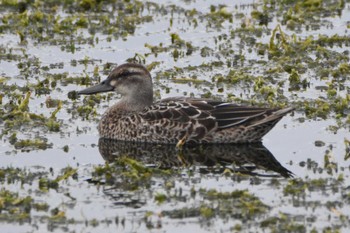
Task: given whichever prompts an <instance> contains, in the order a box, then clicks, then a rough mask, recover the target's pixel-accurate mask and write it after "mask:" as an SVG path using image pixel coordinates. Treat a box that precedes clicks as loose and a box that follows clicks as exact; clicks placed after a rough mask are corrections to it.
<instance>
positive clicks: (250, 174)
mask: <svg viewBox="0 0 350 233" xmlns="http://www.w3.org/2000/svg"><path fill="white" fill-rule="evenodd" d="M349 7H350V3H349V1H344V0H340V1H335V0H323V1H321V0H307V1H297V0H293V1H287V0H283V1H268V0H262V1H251V2H249V3H245V2H244V1H241V3H239V4H237V5H224V4H220V3H216V2H209V3H208V2H201V1H183V2H178V3H175V4H168V3H162V4H159V3H157V2H148V1H146V2H143V1H134V0H131V1H127V0H125V1H119V0H108V1H97V0H66V1H56V0H51V1H42V0H36V1H30V0H2V1H1V0H0V41H1V43H0V90H1V91H0V139H1V145H2V147H1V148H2V150H1V154H0V160H1V162H2V164H4V165H2V167H1V168H0V183H1V189H0V224H2V223H5V224H10V225H11V226H13V227H18V228H21V227H23V226H24V227H29V228H26V229H30V230H35V231H37V230H39V231H40V230H42V231H55V230H57V229H59V230H61V231H76V232H84V231H89V232H90V231H92V232H94V231H96V232H102V231H105V230H106V227H111V226H112V227H113V230H114V231H115V230H116V229H117V230H123V231H128V230H129V231H135V226H136V225H137V226H138V227H140V229H139V231H140V232H141V231H147V230H150V229H153V228H160V229H162V228H163V229H164V231H166V230H167V229H169V228H171V227H174V226H175V225H181V226H182V225H186V224H188V225H191V224H197V225H199V226H200V229H201V230H202V231H203V232H212V231H213V229H215V230H216V231H222V232H240V231H241V232H245V231H254V232H255V231H260V232H263V231H271V232H306V231H310V232H341V231H348V230H349V229H350V221H349V214H348V209H349V208H348V206H349V203H350V193H349V189H348V186H349V182H348V180H349V179H348V178H349V157H350V149H349V148H350V142H349V137H348V136H345V137H343V135H347V133H348V132H349V130H350V114H349V113H350V79H349V77H350V65H349V62H350V57H349V54H350V52H349V47H350V37H349V36H348V30H349V29H350V24H349V22H348V21H346V20H347V19H346V17H344V15H348V14H349ZM124 61H131V62H139V63H142V64H144V65H146V66H147V68H148V69H149V70H151V73H152V76H153V80H154V86H155V88H156V90H155V97H156V98H157V99H158V98H160V96H162V97H164V96H178V95H185V96H189V97H194V96H195V97H204V98H214V99H215V98H218V99H223V100H227V101H232V102H235V103H238V104H249V105H257V106H270V107H272V106H274V107H285V106H293V107H295V108H296V111H295V113H294V115H293V116H292V117H291V118H293V121H292V120H290V119H291V118H289V119H288V120H287V121H288V122H287V123H285V125H284V126H283V127H285V128H286V129H288V130H290V131H289V132H290V133H291V134H293V133H294V132H302V134H304V133H310V135H311V136H310V138H309V139H308V140H309V141H305V142H300V148H290V147H288V144H289V143H288V142H291V140H294V139H295V138H297V137H295V136H294V135H293V136H291V139H289V138H286V146H285V145H281V146H280V147H283V148H284V147H285V148H284V150H283V151H282V152H280V154H282V156H285V157H284V158H283V159H284V160H283V165H286V164H287V162H288V166H289V169H291V170H292V171H293V173H295V177H293V178H289V179H287V178H279V177H277V176H269V174H270V173H268V171H265V172H266V174H264V173H263V175H260V176H257V175H256V174H257V173H255V172H256V171H255V170H254V169H252V166H251V165H249V164H248V165H247V164H246V166H244V167H243V169H244V170H242V169H241V170H239V169H237V166H238V165H239V164H238V165H237V164H234V162H232V161H231V163H228V162H227V161H229V160H225V158H222V161H220V163H218V162H217V161H216V160H215V161H216V163H215V162H214V163H213V164H212V167H206V166H204V165H203V164H202V163H200V162H201V161H202V160H203V159H204V156H203V157H200V158H197V157H196V156H193V157H191V156H188V157H185V156H186V155H183V154H181V152H179V153H178V154H176V156H177V157H176V159H177V160H178V161H177V164H182V166H177V167H176V168H175V167H174V166H173V167H172V166H168V167H167V168H166V169H163V168H161V167H159V166H157V165H156V164H157V163H155V164H149V163H146V162H145V160H143V159H142V158H140V159H133V157H130V156H128V155H124V154H123V155H120V157H118V158H117V159H116V160H113V161H109V162H110V163H106V164H103V165H96V164H93V165H92V166H89V165H86V164H87V163H88V162H87V161H88V159H91V158H92V156H93V155H95V154H96V155H95V156H96V157H97V150H96V144H97V131H96V125H97V122H98V120H99V118H100V115H101V114H102V113H103V111H104V110H105V109H106V108H107V107H108V106H109V105H110V104H112V103H113V102H114V101H115V100H116V98H117V97H116V96H115V95H113V94H104V95H96V96H87V97H84V98H82V97H79V96H77V93H76V90H78V89H80V88H83V87H85V86H89V85H93V84H95V83H98V82H100V81H101V80H103V79H104V78H105V77H106V75H108V73H109V72H110V70H111V69H112V68H113V67H114V66H115V65H116V64H117V63H118V64H120V63H122V62H124ZM281 127H282V126H281ZM300 128H303V130H300V131H293V130H294V129H300ZM304 128H305V129H304ZM311 131H312V132H313V133H314V131H315V132H316V131H317V133H318V134H316V133H315V134H311ZM315 135H316V136H315ZM324 135H331V136H332V139H329V138H325V136H324ZM79 137H81V138H83V139H79ZM315 137H316V138H315ZM91 138H93V139H91ZM300 138H301V140H302V139H305V136H304V135H300ZM92 141H93V142H92ZM308 146H310V147H312V148H311V149H310V148H309V147H308ZM305 148H308V149H305ZM87 151H88V152H87ZM155 151H156V150H152V151H150V152H149V153H150V154H151V155H152V156H153V157H155V158H157V155H155V154H152V153H155ZM274 151H277V153H278V151H279V147H278V148H277V149H276V148H275V150H274ZM339 151H340V152H339ZM23 152H27V153H23ZM134 153H137V151H134ZM336 153H337V154H336ZM82 155H83V156H82ZM282 156H279V158H281V157H282ZM82 157H83V159H82ZM85 157H86V158H85ZM210 158H212V159H213V157H212V155H211V154H208V156H206V157H205V159H208V160H209V162H210ZM300 158H302V159H300ZM298 159H299V160H298ZM21 160H23V161H26V162H23V163H22V162H21ZM41 160H43V161H41ZM101 160H102V159H101ZM18 161H19V162H18ZM29 161H30V162H29ZM62 161H64V162H63V165H62ZM170 161H174V159H172V160H169V161H166V162H170ZM225 161H226V163H225ZM36 162H37V164H45V165H44V166H45V167H40V166H35V165H34V166H30V165H28V164H36ZM90 162H91V161H90ZM280 162H281V161H280ZM26 163H28V164H26ZM56 163H57V164H59V165H57V164H56ZM281 163H282V162H281ZM7 164H10V165H11V166H8V167H7ZM12 164H16V166H18V167H16V168H14V167H13V166H12ZM47 164H49V165H48V166H47ZM169 164H170V163H169ZM169 164H168V165H169ZM67 165H68V166H67ZM62 167H65V168H64V169H63V170H60V169H59V168H62ZM256 169H258V170H259V169H260V170H259V171H261V170H264V169H263V168H261V167H258V168H256ZM254 174H255V176H254ZM264 175H265V176H264ZM119 207H122V208H119ZM102 213H103V214H102ZM102 215H103V216H102ZM217 222H219V223H224V224H221V225H220V224H217ZM18 223H19V224H18ZM43 229H44V230H43ZM195 229H197V228H195Z"/></svg>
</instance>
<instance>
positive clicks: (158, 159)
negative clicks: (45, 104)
mask: <svg viewBox="0 0 350 233" xmlns="http://www.w3.org/2000/svg"><path fill="white" fill-rule="evenodd" d="M98 144H99V151H100V154H101V155H102V157H103V159H104V160H106V161H107V162H113V161H115V160H116V159H117V158H118V157H121V156H127V157H129V158H132V159H135V160H137V161H141V162H143V163H144V164H147V165H149V166H156V167H158V168H161V169H170V168H176V167H190V166H198V167H200V169H199V171H200V172H201V173H209V172H218V173H222V172H223V171H224V170H225V169H230V170H231V171H232V172H240V173H243V174H246V175H251V176H260V177H278V176H282V177H286V178H288V177H292V176H293V173H292V172H291V171H289V170H288V169H286V168H285V167H283V166H282V165H281V164H280V163H279V162H278V161H277V160H276V158H275V157H274V156H273V155H272V153H271V152H270V151H269V150H268V149H267V148H266V147H265V146H264V145H263V144H262V143H254V144H216V145H210V144H208V145H199V146H194V147H183V148H182V150H179V149H178V148H176V147H175V145H161V144H149V143H135V142H125V141H117V140H111V139H105V138H100V139H99V143H98ZM213 167H215V168H216V169H211V168H213ZM217 168H218V169H217Z"/></svg>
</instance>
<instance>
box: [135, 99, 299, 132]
mask: <svg viewBox="0 0 350 233" xmlns="http://www.w3.org/2000/svg"><path fill="white" fill-rule="evenodd" d="M292 110H293V108H285V109H271V108H262V107H254V106H239V105H235V104H232V103H226V102H222V101H215V100H208V99H194V98H185V97H174V98H167V99H163V100H161V101H159V102H156V103H155V104H154V105H152V106H150V107H149V108H147V109H145V110H144V111H143V112H142V113H141V114H140V115H141V117H142V118H143V119H144V120H147V121H159V120H162V119H167V120H169V121H174V122H176V123H184V124H185V123H193V124H195V125H197V126H204V128H205V132H206V133H207V132H209V131H211V130H213V129H215V130H224V129H228V128H231V127H236V126H241V125H243V126H247V127H248V126H257V125H260V124H266V123H273V124H274V123H276V122H277V121H278V120H280V119H281V118H282V117H283V116H284V115H285V114H287V113H288V112H290V111H292Z"/></svg>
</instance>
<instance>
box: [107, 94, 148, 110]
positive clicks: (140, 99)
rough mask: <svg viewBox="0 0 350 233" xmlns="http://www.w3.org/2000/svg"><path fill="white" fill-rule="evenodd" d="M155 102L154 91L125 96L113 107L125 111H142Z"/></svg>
mask: <svg viewBox="0 0 350 233" xmlns="http://www.w3.org/2000/svg"><path fill="white" fill-rule="evenodd" d="M152 104H153V91H152V92H148V93H138V94H137V95H132V96H123V97H122V98H121V100H120V101H119V102H118V103H116V104H115V105H113V107H112V108H113V109H118V111H123V112H140V111H142V110H143V109H144V108H146V107H149V106H151V105H152Z"/></svg>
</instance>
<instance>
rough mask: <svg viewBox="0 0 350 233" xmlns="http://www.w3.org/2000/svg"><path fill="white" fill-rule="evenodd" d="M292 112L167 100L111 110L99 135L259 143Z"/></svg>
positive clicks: (156, 140)
mask: <svg viewBox="0 0 350 233" xmlns="http://www.w3.org/2000/svg"><path fill="white" fill-rule="evenodd" d="M292 110H293V109H292V108H286V109H270V108H260V107H246V106H238V105H234V104H231V103H225V102H221V101H213V100H206V99H193V98H167V99H163V100H161V101H159V102H156V103H155V104H153V105H152V106H150V107H147V108H145V109H144V110H143V111H141V112H126V111H123V110H122V109H120V108H118V107H112V108H110V109H109V110H108V111H107V112H106V113H105V114H104V115H103V117H102V119H101V122H100V124H99V132H100V136H101V137H104V138H112V139H118V140H124V141H142V142H151V143H172V144H176V143H178V142H179V141H180V140H184V142H186V143H247V142H257V141H261V138H262V137H263V136H264V135H265V134H266V133H267V132H268V131H270V130H271V128H272V127H273V126H274V125H275V124H276V123H277V122H278V121H279V120H280V119H281V118H282V117H283V116H284V115H286V114H287V113H288V112H290V111H292Z"/></svg>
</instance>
